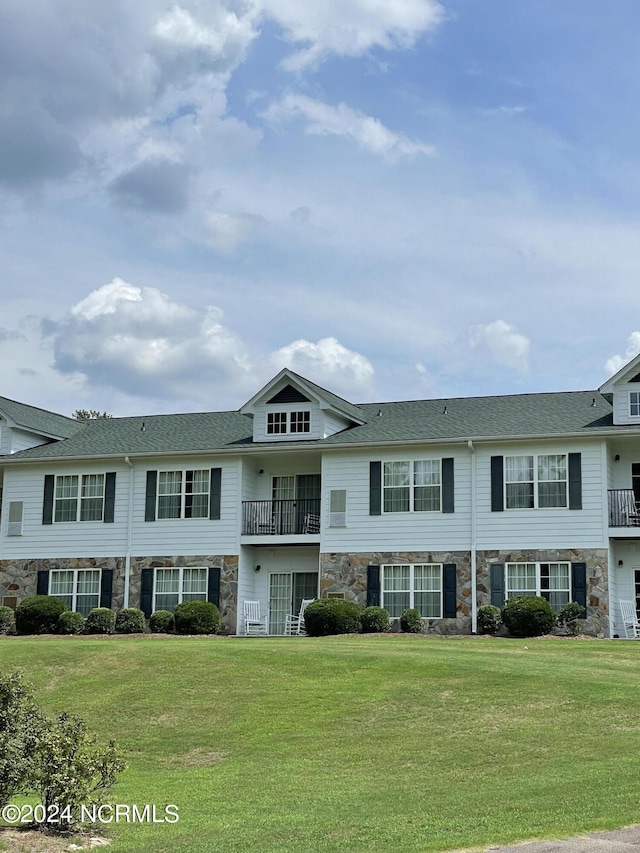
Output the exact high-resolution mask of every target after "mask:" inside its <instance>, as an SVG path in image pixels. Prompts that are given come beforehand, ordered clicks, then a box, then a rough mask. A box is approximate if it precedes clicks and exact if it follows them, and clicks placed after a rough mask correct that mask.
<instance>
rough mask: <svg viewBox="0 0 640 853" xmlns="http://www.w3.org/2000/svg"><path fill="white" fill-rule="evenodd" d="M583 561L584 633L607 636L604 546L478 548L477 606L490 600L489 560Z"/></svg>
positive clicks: (605, 552)
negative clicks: (585, 582) (584, 571)
mask: <svg viewBox="0 0 640 853" xmlns="http://www.w3.org/2000/svg"><path fill="white" fill-rule="evenodd" d="M558 562H569V563H586V564H587V619H586V621H585V623H584V629H583V630H584V633H585V634H588V635H589V636H593V637H608V636H609V603H608V602H609V571H608V552H607V551H606V549H604V548H584V549H583V548H560V549H558V550H544V551H538V550H535V549H531V550H529V549H523V550H517V551H478V552H477V561H476V564H477V570H478V571H477V579H478V607H482V605H483V604H491V583H490V571H491V569H490V566H491V564H492V563H558Z"/></svg>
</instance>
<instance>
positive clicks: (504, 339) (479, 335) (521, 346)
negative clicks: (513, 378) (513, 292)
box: [469, 320, 530, 373]
mask: <svg viewBox="0 0 640 853" xmlns="http://www.w3.org/2000/svg"><path fill="white" fill-rule="evenodd" d="M469 340H470V344H471V347H472V349H477V350H480V351H482V352H485V353H487V354H488V355H489V356H490V357H491V359H492V360H493V361H494V362H496V363H497V364H501V365H504V366H505V367H511V368H513V369H514V370H519V371H520V372H522V373H524V372H526V371H527V369H528V367H529V345H530V342H529V338H527V337H525V335H522V334H520V332H518V331H517V330H516V328H515V327H514V326H512V325H511V324H510V323H505V321H504V320H494V321H493V323H486V324H484V325H482V324H481V325H477V326H472V327H471V329H470V336H469Z"/></svg>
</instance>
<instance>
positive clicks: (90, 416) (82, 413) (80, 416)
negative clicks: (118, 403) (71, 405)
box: [71, 409, 113, 421]
mask: <svg viewBox="0 0 640 853" xmlns="http://www.w3.org/2000/svg"><path fill="white" fill-rule="evenodd" d="M71 417H72V418H75V419H76V420H77V421H95V420H98V419H102V418H112V417H113V415H110V414H109V412H99V411H98V410H97V409H76V410H75V412H74V413H73V414H72V415H71Z"/></svg>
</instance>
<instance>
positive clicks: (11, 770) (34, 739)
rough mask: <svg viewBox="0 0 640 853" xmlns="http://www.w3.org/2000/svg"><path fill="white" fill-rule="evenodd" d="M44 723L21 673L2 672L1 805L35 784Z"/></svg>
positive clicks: (0, 734) (0, 723) (0, 701)
mask: <svg viewBox="0 0 640 853" xmlns="http://www.w3.org/2000/svg"><path fill="white" fill-rule="evenodd" d="M43 723H44V717H43V716H42V714H41V713H40V710H39V709H38V706H37V704H36V702H35V700H34V698H33V691H32V689H31V687H30V686H29V685H28V684H25V682H24V679H23V678H22V675H21V674H20V673H19V672H14V673H12V674H11V675H4V674H0V808H1V807H2V806H4V805H6V804H7V803H8V802H10V801H11V800H13V798H14V796H15V795H16V794H23V793H26V792H27V791H28V790H29V789H31V788H32V787H33V785H34V784H35V781H36V773H37V770H38V747H39V744H40V735H41V732H42V727H43Z"/></svg>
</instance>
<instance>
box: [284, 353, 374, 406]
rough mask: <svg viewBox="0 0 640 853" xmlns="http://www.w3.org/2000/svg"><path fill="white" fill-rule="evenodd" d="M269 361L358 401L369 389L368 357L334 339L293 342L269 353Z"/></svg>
mask: <svg viewBox="0 0 640 853" xmlns="http://www.w3.org/2000/svg"><path fill="white" fill-rule="evenodd" d="M271 362H272V363H273V365H274V366H275V367H277V368H283V367H289V368H291V370H295V371H296V373H300V374H302V375H303V376H306V377H307V378H309V379H312V380H313V381H314V382H317V383H318V384H319V385H322V386H324V387H326V388H328V389H330V390H337V391H338V392H339V393H342V394H350V395H351V396H355V397H356V398H357V399H360V400H362V399H366V398H367V395H368V393H370V390H371V383H372V380H373V374H374V371H373V365H372V364H371V362H370V361H369V359H368V358H366V357H365V356H364V355H361V354H360V353H358V352H354V351H353V350H350V349H347V347H345V346H343V344H341V343H340V341H338V340H337V339H336V338H322V339H321V340H319V341H318V342H317V343H316V344H314V343H312V342H311V341H307V340H304V339H301V340H298V341H293V342H292V343H290V344H288V345H287V346H284V347H282V348H281V349H279V350H277V351H276V352H274V353H272V355H271Z"/></svg>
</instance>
